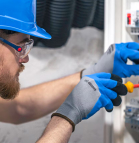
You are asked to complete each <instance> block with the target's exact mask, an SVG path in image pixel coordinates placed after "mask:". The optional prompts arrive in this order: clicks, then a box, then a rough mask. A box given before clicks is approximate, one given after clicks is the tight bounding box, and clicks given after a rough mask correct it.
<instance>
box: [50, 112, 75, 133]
mask: <svg viewBox="0 0 139 143" xmlns="http://www.w3.org/2000/svg"><path fill="white" fill-rule="evenodd" d="M54 116H58V117H61V118H63V119H65V120H67V121H68V122H69V123H70V124H71V125H72V128H73V129H72V132H74V130H75V124H74V122H72V120H70V119H69V118H68V117H66V116H64V115H62V114H60V113H53V114H52V116H51V118H52V117H54Z"/></svg>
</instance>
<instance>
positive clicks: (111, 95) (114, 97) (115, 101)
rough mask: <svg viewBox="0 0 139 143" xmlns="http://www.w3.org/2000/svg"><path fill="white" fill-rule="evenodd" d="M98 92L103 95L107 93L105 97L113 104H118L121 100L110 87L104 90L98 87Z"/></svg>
mask: <svg viewBox="0 0 139 143" xmlns="http://www.w3.org/2000/svg"><path fill="white" fill-rule="evenodd" d="M100 92H102V93H103V94H104V95H107V97H108V98H109V99H110V100H111V101H112V103H113V105H114V106H119V105H120V104H121V102H122V99H121V97H120V96H119V95H118V94H117V93H116V92H114V91H112V90H110V89H105V91H104V90H103V91H102V89H100Z"/></svg>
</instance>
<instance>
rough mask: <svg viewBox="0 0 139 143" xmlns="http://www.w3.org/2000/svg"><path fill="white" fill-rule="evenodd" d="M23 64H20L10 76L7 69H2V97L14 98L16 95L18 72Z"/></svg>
mask: <svg viewBox="0 0 139 143" xmlns="http://www.w3.org/2000/svg"><path fill="white" fill-rule="evenodd" d="M24 68H25V66H24V65H23V64H21V65H20V67H19V70H18V71H17V74H16V75H15V76H12V75H11V74H10V72H9V71H8V69H5V70H4V69H2V72H1V73H2V74H1V75H0V97H1V98H3V99H14V98H15V97H17V95H18V93H19V90H20V83H19V78H18V76H19V73H21V72H22V71H23V70H24Z"/></svg>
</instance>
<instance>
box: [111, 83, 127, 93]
mask: <svg viewBox="0 0 139 143" xmlns="http://www.w3.org/2000/svg"><path fill="white" fill-rule="evenodd" d="M112 90H113V91H115V92H116V93H117V94H119V95H126V94H127V88H126V86H125V85H124V84H122V83H120V82H117V85H116V87H114V88H113V89H112Z"/></svg>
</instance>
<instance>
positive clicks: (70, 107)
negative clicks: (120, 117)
mask: <svg viewBox="0 0 139 143" xmlns="http://www.w3.org/2000/svg"><path fill="white" fill-rule="evenodd" d="M35 7H36V0H1V1H0V96H1V98H0V121H2V122H8V123H14V124H19V123H24V122H27V121H31V120H35V119H38V118H40V117H42V116H44V115H47V114H49V113H51V112H54V111H55V110H56V109H58V110H57V111H56V113H53V114H52V119H51V121H50V123H49V124H48V126H47V127H46V130H45V132H44V134H43V135H42V137H41V138H40V139H39V141H37V143H44V142H45V143H49V142H51V143H55V142H56V143H66V142H68V140H69V138H70V136H71V134H72V132H73V131H74V129H75V126H76V124H78V123H80V122H81V121H82V120H83V119H88V118H90V117H91V116H93V115H94V114H95V113H96V112H97V111H99V110H100V108H103V107H104V108H105V109H106V111H107V112H111V111H112V110H113V106H119V105H120V104H121V97H120V96H119V95H126V94H127V88H126V86H125V85H123V84H122V79H121V78H122V77H124V78H126V77H130V76H131V75H139V65H127V64H126V63H127V59H128V58H129V59H130V60H132V61H134V60H137V59H139V51H138V49H139V44H137V43H121V44H114V45H111V46H110V48H109V49H108V51H107V52H106V53H105V54H104V55H103V56H102V58H101V59H100V60H99V61H98V63H97V64H96V65H92V66H90V67H89V68H87V69H85V70H83V71H82V72H80V73H76V74H73V75H70V76H67V77H65V78H62V79H58V80H55V81H51V82H47V83H43V84H40V85H36V86H33V87H30V88H26V89H23V90H20V91H19V89H20V84H19V81H18V76H19V73H20V72H21V71H23V69H24V66H23V63H27V62H28V61H29V57H28V53H29V52H30V50H31V48H32V47H33V40H32V39H30V35H32V36H36V37H39V38H44V39H51V36H50V35H49V34H48V33H47V32H46V31H45V30H44V29H42V28H40V27H38V26H37V24H36V9H35ZM17 95H18V96H17ZM6 99H14V100H11V101H7V100H6Z"/></svg>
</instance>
